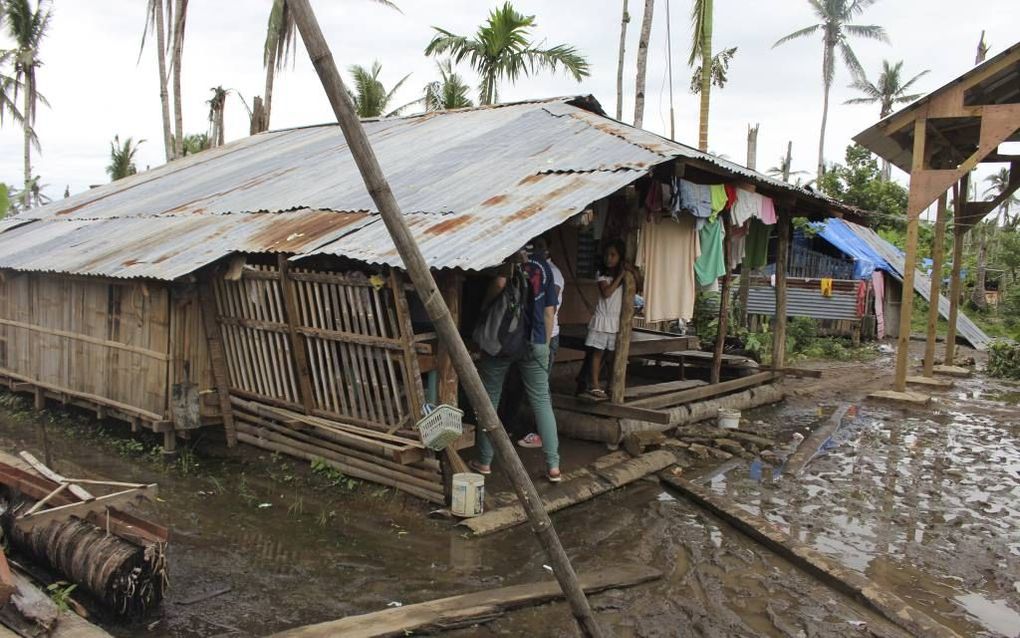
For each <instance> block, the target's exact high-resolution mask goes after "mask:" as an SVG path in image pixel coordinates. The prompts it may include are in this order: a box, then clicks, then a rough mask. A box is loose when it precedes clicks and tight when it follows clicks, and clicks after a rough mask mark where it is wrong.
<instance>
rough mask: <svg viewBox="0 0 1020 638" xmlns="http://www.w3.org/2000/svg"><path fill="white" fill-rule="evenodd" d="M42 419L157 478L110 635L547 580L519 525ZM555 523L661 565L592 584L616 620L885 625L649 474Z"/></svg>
mask: <svg viewBox="0 0 1020 638" xmlns="http://www.w3.org/2000/svg"><path fill="white" fill-rule="evenodd" d="M2 403H3V404H4V405H3V406H0V447H2V449H4V450H7V451H10V452H17V451H18V450H21V449H29V450H32V451H35V452H38V451H39V447H40V446H39V444H38V438H37V437H38V432H39V430H38V429H37V427H36V425H35V423H36V417H35V415H33V414H32V413H30V412H28V411H27V409H26V404H25V403H24V402H19V401H14V402H11V401H9V400H5V401H3V402H2ZM45 418H46V420H48V421H49V425H48V432H49V439H50V442H51V447H52V450H53V456H54V458H55V459H56V463H55V465H56V466H57V469H58V470H59V471H61V472H63V473H65V474H67V475H75V476H80V477H90V476H92V477H94V476H105V477H108V478H116V479H121V480H129V481H141V482H149V481H154V482H157V483H159V485H160V499H161V500H160V502H159V503H157V504H156V505H155V506H154V511H153V512H152V515H153V516H154V518H157V519H158V520H160V521H162V522H164V523H165V524H167V525H169V526H170V527H171V530H172V531H171V533H172V542H171V545H170V550H169V551H170V555H169V558H170V579H171V590H170V592H169V595H168V598H167V599H166V601H165V602H164V605H163V608H162V610H161V612H160V614H158V615H156V616H154V617H152V618H149V619H148V620H147V622H146V623H142V624H124V623H123V622H120V621H117V620H116V619H112V618H104V617H102V616H97V617H96V618H95V620H96V621H97V622H99V624H101V625H103V626H104V627H105V628H106V629H107V630H108V631H110V632H111V633H112V634H114V635H115V636H138V635H146V636H153V637H175V638H176V637H181V638H183V637H187V638H191V637H200V636H201V637H207V636H227V635H229V636H263V635H266V634H269V633H272V632H274V631H279V630H282V629H286V628H290V627H294V626H298V625H303V624H309V623H315V622H322V621H325V620H330V619H334V618H339V617H342V616H345V615H349V614H357V613H366V612H370V611H376V610H379V609H384V608H386V607H387V606H389V605H392V604H395V603H402V604H408V603H413V602H421V601H426V600H431V599H434V598H439V597H442V596H448V595H455V594H461V593H466V592H469V591H478V590H481V589H487V588H493V587H499V586H501V585H511V584H518V583H525V582H534V581H536V580H540V579H547V578H549V573H548V571H547V570H546V569H545V568H544V567H543V565H544V563H545V560H544V557H543V555H542V554H541V551H540V549H539V547H538V545H537V543H536V541H535V540H534V538H533V536H532V535H531V533H530V532H529V531H527V529H526V528H524V527H520V528H518V529H517V530H515V531H512V532H509V533H505V534H499V535H495V536H494V537H491V538H484V539H467V538H464V537H463V536H462V535H461V534H460V533H459V532H458V531H457V530H455V529H451V527H450V524H449V523H448V522H446V521H434V520H430V519H428V518H427V516H426V514H427V507H426V506H425V505H424V504H422V503H420V502H419V501H417V500H415V499H412V498H405V497H403V496H401V495H399V494H397V493H395V492H392V491H390V490H386V489H380V488H376V487H373V486H369V485H364V484H359V485H351V484H349V483H348V482H347V481H346V479H344V478H343V477H337V476H326V477H320V476H316V475H315V473H312V472H310V471H309V468H308V466H307V465H305V464H298V463H294V462H292V461H290V460H288V459H286V458H280V457H276V456H272V455H269V454H259V453H257V452H256V451H253V450H247V451H246V452H245V453H243V454H242V455H240V457H238V458H223V457H221V456H217V455H216V454H217V450H215V449H214V450H212V451H211V452H208V451H206V453H205V454H199V455H192V454H188V453H186V454H185V455H183V459H182V460H181V461H178V462H177V463H175V464H174V465H171V466H166V465H164V464H162V463H161V462H159V461H158V460H156V458H157V457H158V454H153V453H152V452H151V449H150V448H147V447H146V446H144V445H141V444H139V443H137V441H138V438H137V437H132V436H131V435H130V434H129V433H128V432H127V429H126V428H125V427H124V426H122V425H119V424H116V423H113V422H104V423H102V424H96V423H95V422H94V421H93V420H92V419H91V418H89V417H88V416H87V415H83V414H80V413H68V414H64V415H61V414H60V413H59V412H58V413H56V416H53V415H49V416H47V417H45ZM154 442H155V441H154V440H152V441H150V443H154ZM198 447H199V449H202V446H201V445H199V446H198ZM555 522H556V525H557V528H558V530H559V531H560V534H561V537H562V540H563V543H564V545H565V547H566V548H567V551H568V553H569V554H570V556H571V558H572V560H573V561H574V564H575V565H576V566H577V568H578V570H580V571H585V570H598V569H599V568H600V567H603V566H606V565H612V564H620V563H624V564H626V563H641V564H646V565H653V566H655V567H657V568H659V569H661V570H662V571H663V572H664V578H663V579H662V580H660V581H658V582H655V583H651V584H648V585H645V586H641V587H637V588H633V589H628V590H622V591H611V592H606V593H604V594H600V595H598V596H596V597H593V599H592V600H593V604H594V605H595V607H596V609H597V610H598V613H599V617H600V619H602V620H603V622H605V623H606V624H607V626H609V627H610V628H611V629H612V630H613V632H614V634H615V635H617V636H648V637H655V636H677V635H684V636H761V635H765V636H867V635H882V636H901V635H902V633H901V632H899V631H898V630H897V629H896V628H894V627H892V626H891V625H889V624H888V623H886V622H885V621H884V620H882V619H880V618H878V617H876V616H874V615H872V614H870V613H869V612H867V611H866V610H864V609H863V608H861V607H860V606H859V605H858V604H857V603H855V602H854V601H851V600H849V599H847V598H845V597H844V596H842V595H840V594H838V593H836V592H834V591H833V590H831V589H828V588H826V587H824V586H822V585H820V584H818V583H817V582H816V581H814V580H813V579H812V578H810V577H808V576H806V575H804V574H803V573H801V572H799V571H798V570H797V569H796V568H794V567H793V566H792V565H790V564H789V563H787V562H785V561H784V560H783V559H780V558H778V557H775V556H773V555H771V554H770V553H768V552H766V551H764V550H762V548H761V547H759V546H757V545H755V544H753V543H751V542H749V541H747V540H746V539H745V538H744V537H743V536H741V535H740V534H738V533H736V532H735V531H733V530H731V529H730V528H729V527H727V526H725V525H724V524H722V523H720V522H718V521H715V520H714V519H712V518H710V517H708V516H706V515H704V514H702V513H701V511H700V510H698V509H696V508H695V507H694V506H692V505H690V504H689V503H687V502H686V501H684V500H677V499H674V498H673V497H672V496H671V495H669V494H668V493H666V492H665V491H663V489H662V488H661V487H660V486H659V485H658V483H657V482H655V481H645V482H641V483H639V484H638V485H637V486H635V487H632V488H630V489H627V490H623V491H620V492H617V493H614V494H612V495H609V496H607V497H603V498H601V499H599V500H597V501H596V502H592V503H588V504H585V505H582V506H579V507H577V508H575V509H574V510H573V511H567V512H563V513H561V514H559V515H557V516H556V518H555ZM223 590H229V591H225V592H224V593H220V594H219V595H216V596H214V597H211V598H208V599H205V600H198V599H201V598H202V597H203V596H204V595H206V594H211V593H214V592H223ZM150 627H151V629H150ZM575 632H576V630H575V629H574V627H573V624H572V621H571V620H570V616H569V613H568V611H567V609H566V607H565V606H564V605H562V604H553V605H546V606H543V607H536V608H529V609H525V610H521V611H517V612H513V613H512V614H509V615H507V616H506V617H504V618H501V619H499V620H497V621H495V622H494V623H491V624H490V625H487V626H483V627H476V628H472V629H470V630H461V631H459V632H456V633H454V634H453V635H459V636H478V635H480V636H486V635H502V636H547V635H557V636H559V635H563V636H569V635H575Z"/></svg>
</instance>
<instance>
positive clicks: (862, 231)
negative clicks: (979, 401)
mask: <svg viewBox="0 0 1020 638" xmlns="http://www.w3.org/2000/svg"><path fill="white" fill-rule="evenodd" d="M846 224H847V226H848V227H849V228H850V230H852V231H853V232H854V234H856V235H857V236H858V237H860V238H861V240H862V241H864V242H866V243H867V244H868V245H869V246H870V247H871V249H872V250H874V251H875V252H876V253H878V255H880V256H881V257H882V258H883V259H884V260H885V261H886V262H887V263H888V264H889V265H890V266H892V268H893V270H894V271H895V272H893V273H892V275H893V276H894V277H896V278H897V279H898V280H900V281H901V282H902V281H903V273H904V266H905V261H906V259H905V257H904V255H903V253H901V252H900V250H899V249H898V248H896V247H895V246H893V245H892V244H890V243H889V242H887V241H886V240H884V239H882V238H881V237H879V235H878V233H876V232H875V231H873V230H871V229H870V228H867V227H865V226H860V225H858V224H853V223H850V222H846ZM914 290H915V291H917V294H919V295H921V297H923V298H924V300H925V301H927V302H928V303H931V278H929V277H928V275H926V274H924V273H923V272H921V270H919V269H917V268H915V269H914ZM938 303H939V314H940V315H941V316H942V317H943V318H949V300H948V299H946V298H945V296H943V295H939V299H938ZM956 332H957V334H959V335H960V336H961V337H963V338H964V339H966V340H967V342H968V343H970V345H972V346H974V347H975V348H977V349H978V350H985V349H987V348H988V344H989V342H990V341H991V339H989V338H988V335H986V334H985V333H984V331H982V330H981V328H978V327H977V325H976V324H975V323H974V322H973V321H971V320H970V317H968V316H967V315H966V314H964V313H963V311H962V310H961V311H960V312H959V313H958V314H957V319H956Z"/></svg>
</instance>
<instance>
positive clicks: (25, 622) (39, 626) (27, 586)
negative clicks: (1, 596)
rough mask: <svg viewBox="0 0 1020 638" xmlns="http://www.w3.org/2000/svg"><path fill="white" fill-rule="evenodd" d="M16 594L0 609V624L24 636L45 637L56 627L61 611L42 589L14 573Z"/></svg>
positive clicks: (22, 575)
mask: <svg viewBox="0 0 1020 638" xmlns="http://www.w3.org/2000/svg"><path fill="white" fill-rule="evenodd" d="M11 578H12V580H13V582H14V588H15V590H14V593H13V594H12V595H11V600H10V602H9V603H8V604H7V605H4V606H3V608H2V609H0V622H2V623H3V624H4V625H5V626H7V627H10V628H11V629H13V630H14V631H15V632H16V633H18V634H19V635H22V636H44V635H47V634H49V632H50V631H51V630H52V629H53V628H54V627H56V625H57V619H58V616H59V615H60V610H58V609H57V605H56V604H55V603H54V602H53V601H52V600H50V597H49V596H47V595H46V594H45V593H43V591H42V590H41V589H39V588H38V587H36V586H35V585H33V584H32V582H31V581H30V580H28V578H27V577H26V576H25V575H24V574H22V573H20V572H18V571H13V572H12V573H11Z"/></svg>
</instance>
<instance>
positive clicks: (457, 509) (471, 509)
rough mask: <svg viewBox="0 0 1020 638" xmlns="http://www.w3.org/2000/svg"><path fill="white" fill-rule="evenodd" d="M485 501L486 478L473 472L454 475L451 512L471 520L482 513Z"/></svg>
mask: <svg viewBox="0 0 1020 638" xmlns="http://www.w3.org/2000/svg"><path fill="white" fill-rule="evenodd" d="M483 501H485V477H484V476H482V475H481V474H475V473H473V472H460V473H458V474H454V475H453V495H452V497H451V500H450V511H451V512H453V514H454V516H460V517H462V518H470V517H472V516H478V515H479V514H481V513H482V504H483Z"/></svg>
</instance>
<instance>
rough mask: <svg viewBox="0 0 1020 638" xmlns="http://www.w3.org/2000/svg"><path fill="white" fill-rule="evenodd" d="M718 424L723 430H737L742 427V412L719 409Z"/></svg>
mask: <svg viewBox="0 0 1020 638" xmlns="http://www.w3.org/2000/svg"><path fill="white" fill-rule="evenodd" d="M718 423H719V427H721V428H726V429H729V430H736V429H737V428H738V427H740V410H730V409H729V408H719V415H718Z"/></svg>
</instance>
